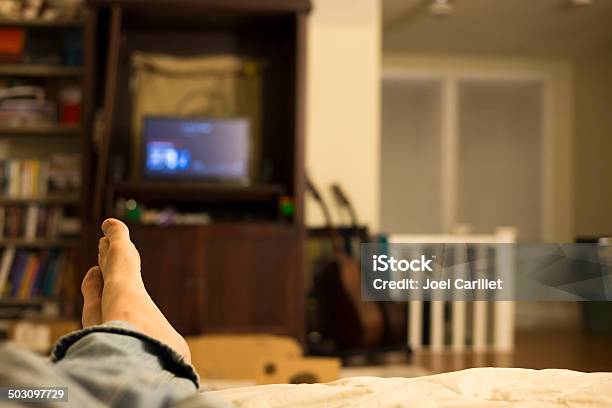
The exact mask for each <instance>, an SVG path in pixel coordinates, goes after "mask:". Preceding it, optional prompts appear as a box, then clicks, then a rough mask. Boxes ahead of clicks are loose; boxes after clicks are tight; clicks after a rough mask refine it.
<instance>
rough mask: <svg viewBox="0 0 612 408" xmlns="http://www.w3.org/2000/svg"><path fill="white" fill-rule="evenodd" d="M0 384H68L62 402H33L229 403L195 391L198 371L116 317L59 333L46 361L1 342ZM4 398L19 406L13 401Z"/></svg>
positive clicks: (115, 404) (83, 404)
mask: <svg viewBox="0 0 612 408" xmlns="http://www.w3.org/2000/svg"><path fill="white" fill-rule="evenodd" d="M0 387H5V388H6V387H11V388H19V387H22V388H25V387H28V388H36V387H67V391H68V402H67V403H66V402H49V403H46V404H36V406H58V407H73V406H74V407H104V406H113V407H147V408H148V407H150V408H156V407H183V408H190V407H210V408H217V407H219V408H222V407H228V406H229V404H228V403H226V402H224V401H222V400H220V399H218V398H217V397H213V396H212V395H209V394H207V393H201V392H200V393H199V392H198V388H199V378H198V375H197V374H196V372H195V370H194V369H193V367H192V366H191V365H189V364H187V363H186V362H185V361H184V360H183V358H182V357H180V356H179V355H178V354H177V353H176V352H174V351H173V350H172V349H170V348H169V347H168V346H166V345H165V344H163V343H160V342H159V341H157V340H155V339H153V338H151V337H148V336H146V335H144V334H142V333H140V332H138V331H137V330H136V329H135V328H134V327H133V326H132V325H130V324H129V323H126V322H121V321H113V322H107V323H105V324H102V325H99V326H92V327H89V328H86V329H83V330H79V331H76V332H74V333H70V334H68V335H66V336H64V337H63V338H61V339H60V340H59V341H58V343H57V344H56V346H55V348H54V350H53V352H52V354H51V359H50V360H49V359H45V358H43V357H41V356H38V355H35V354H33V353H31V352H29V351H27V350H23V349H20V348H18V347H16V346H14V345H11V344H10V343H3V344H0ZM6 403H7V401H6V400H5V401H0V404H1V405H4V404H6ZM9 403H10V404H13V406H19V401H18V400H12V401H9ZM23 405H24V406H26V405H27V406H32V405H31V403H25V402H24V403H23Z"/></svg>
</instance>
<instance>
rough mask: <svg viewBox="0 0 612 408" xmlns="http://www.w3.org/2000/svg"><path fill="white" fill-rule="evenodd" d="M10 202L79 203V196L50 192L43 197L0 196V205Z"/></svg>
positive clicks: (9, 203)
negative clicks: (50, 193)
mask: <svg viewBox="0 0 612 408" xmlns="http://www.w3.org/2000/svg"><path fill="white" fill-rule="evenodd" d="M11 204H73V205H77V204H79V196H78V195H76V194H62V195H60V194H52V195H48V196H44V197H2V196H0V205H11Z"/></svg>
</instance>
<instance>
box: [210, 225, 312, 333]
mask: <svg viewBox="0 0 612 408" xmlns="http://www.w3.org/2000/svg"><path fill="white" fill-rule="evenodd" d="M204 240H205V246H206V251H205V255H204V274H205V279H204V280H205V287H206V290H205V291H204V292H203V297H202V298H200V303H199V304H200V307H201V308H202V309H201V310H202V313H201V314H200V315H201V316H202V320H201V325H202V329H203V331H206V332H226V333H227V332H234V333H235V332H267V333H277V334H287V335H294V336H299V335H300V334H299V328H300V323H299V322H300V321H301V316H300V313H301V312H300V310H301V309H300V307H299V306H300V304H301V302H303V300H302V299H303V294H302V291H301V286H302V285H301V280H302V278H301V274H300V273H299V272H300V270H301V269H300V267H299V266H300V260H299V256H298V255H299V251H298V247H297V245H298V243H299V242H300V240H299V235H298V232H296V230H295V229H294V228H292V227H288V226H269V225H268V226H265V225H240V226H238V225H235V226H231V225H227V226H215V227H211V228H209V229H207V230H206V233H205V238H204Z"/></svg>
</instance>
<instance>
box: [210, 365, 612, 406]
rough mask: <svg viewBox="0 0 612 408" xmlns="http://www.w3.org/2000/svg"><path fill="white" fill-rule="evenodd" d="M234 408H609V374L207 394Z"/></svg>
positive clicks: (523, 374)
mask: <svg viewBox="0 0 612 408" xmlns="http://www.w3.org/2000/svg"><path fill="white" fill-rule="evenodd" d="M211 393H212V394H214V395H216V396H219V397H221V398H222V399H224V400H226V401H228V402H231V403H233V404H234V405H236V406H238V407H252V408H256V407H325V408H334V407H414V408H421V407H544V408H546V407H551V408H552V407H572V408H577V407H612V373H582V372H576V371H569V370H556V369H549V370H528V369H521V368H472V369H468V370H463V371H455V372H449V373H444V374H437V375H430V376H424V377H416V378H378V377H353V378H346V379H342V380H338V381H334V382H331V383H327V384H300V385H288V384H279V385H260V386H252V387H244V388H234V389H228V390H220V391H212V392H211Z"/></svg>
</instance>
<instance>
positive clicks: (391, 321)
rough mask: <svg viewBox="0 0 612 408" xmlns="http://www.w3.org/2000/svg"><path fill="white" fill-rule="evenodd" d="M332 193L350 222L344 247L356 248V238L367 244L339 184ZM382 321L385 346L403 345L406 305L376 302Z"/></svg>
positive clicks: (364, 234)
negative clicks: (349, 229)
mask: <svg viewBox="0 0 612 408" xmlns="http://www.w3.org/2000/svg"><path fill="white" fill-rule="evenodd" d="M331 189H332V193H333V196H334V199H335V201H336V204H337V205H338V207H339V208H340V209H343V210H345V211H346V212H347V213H348V215H349V219H350V222H351V231H350V233H349V234H348V236H347V237H346V239H347V242H346V246H347V247H349V248H355V247H358V245H354V243H353V240H354V239H355V238H357V239H358V240H359V241H360V242H359V243H362V242H369V241H371V238H370V237H369V235H368V232H367V230H365V231H364V232H363V233H361V230H360V228H359V221H358V219H357V213H356V212H355V209H354V207H353V205H352V204H351V201H350V200H349V198H348V196H347V195H346V194H345V193H344V191H343V190H342V187H340V185H339V184H333V185H332V187H331ZM377 305H378V306H379V307H380V311H381V313H382V315H383V321H384V343H385V344H400V343H405V341H406V336H407V330H408V327H407V326H408V322H407V315H408V313H407V312H408V311H407V305H406V303H402V302H377Z"/></svg>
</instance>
